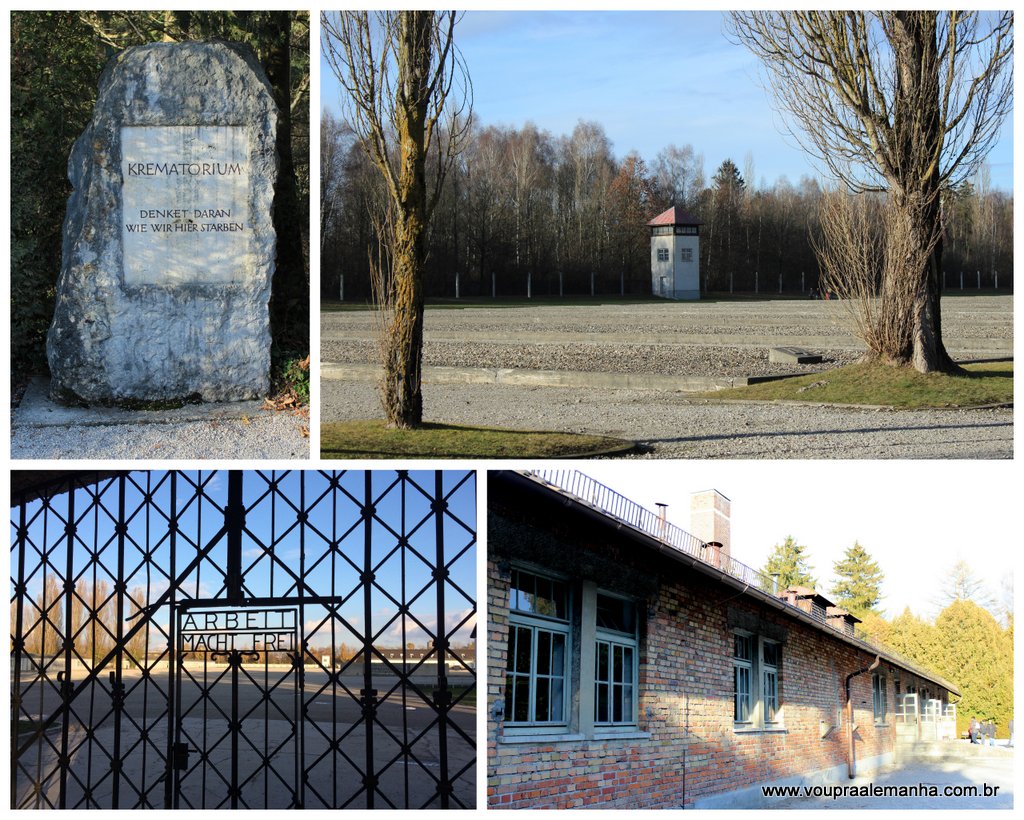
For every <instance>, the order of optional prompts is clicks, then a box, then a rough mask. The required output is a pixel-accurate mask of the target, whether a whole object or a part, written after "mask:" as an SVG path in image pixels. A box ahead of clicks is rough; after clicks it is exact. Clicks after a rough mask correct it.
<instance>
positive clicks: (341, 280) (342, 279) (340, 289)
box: [338, 273, 345, 302]
mask: <svg viewBox="0 0 1024 820" xmlns="http://www.w3.org/2000/svg"><path fill="white" fill-rule="evenodd" d="M338 276H339V283H338V299H339V300H340V301H342V302H344V301H345V274H343V273H340V274H338Z"/></svg>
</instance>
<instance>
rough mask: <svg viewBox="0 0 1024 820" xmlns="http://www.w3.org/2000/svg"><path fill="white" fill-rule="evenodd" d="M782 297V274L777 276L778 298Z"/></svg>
mask: <svg viewBox="0 0 1024 820" xmlns="http://www.w3.org/2000/svg"><path fill="white" fill-rule="evenodd" d="M781 295H782V274H781V273H780V274H779V296H781Z"/></svg>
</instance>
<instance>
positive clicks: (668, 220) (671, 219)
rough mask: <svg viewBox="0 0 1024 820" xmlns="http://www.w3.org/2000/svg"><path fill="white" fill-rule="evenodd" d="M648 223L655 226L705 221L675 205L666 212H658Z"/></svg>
mask: <svg viewBox="0 0 1024 820" xmlns="http://www.w3.org/2000/svg"><path fill="white" fill-rule="evenodd" d="M647 224H648V226H649V227H652V228H653V227H657V226H658V225H703V224H704V223H703V222H702V221H701V220H699V219H697V217H695V216H694V215H693V214H688V213H687V212H686V211H684V210H683V209H682V208H679V207H677V206H675V205H673V206H672V207H671V208H669V209H668V210H667V211H665V212H664V213H661V214H658V215H657V216H656V217H654V219H652V220H651V221H650V222H648V223H647Z"/></svg>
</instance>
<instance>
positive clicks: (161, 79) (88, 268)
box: [46, 41, 277, 404]
mask: <svg viewBox="0 0 1024 820" xmlns="http://www.w3.org/2000/svg"><path fill="white" fill-rule="evenodd" d="M276 146H277V105H276V103H275V102H274V95H273V89H272V88H271V87H270V83H269V82H268V81H267V78H266V75H265V74H264V72H263V69H262V67H261V66H260V64H259V61H258V60H257V59H256V55H255V54H254V53H253V52H252V50H251V49H249V48H248V47H246V46H242V45H238V44H233V43H224V42H219V41H215V42H199V41H190V42H185V43H151V44H149V45H144V46H137V47H134V48H129V49H125V50H124V51H123V52H121V53H120V54H117V55H116V56H115V57H113V58H112V59H111V60H110V63H109V64H108V66H107V68H106V70H104V72H103V76H102V77H101V79H100V85H99V90H98V94H97V98H96V106H95V108H94V110H93V115H92V119H91V120H90V122H89V124H88V126H87V127H86V129H85V131H84V132H83V133H82V135H81V136H80V137H79V138H78V140H77V141H76V142H75V146H74V148H73V149H72V152H71V157H70V160H69V162H68V178H69V180H70V182H71V186H72V189H73V190H72V193H71V196H70V197H69V198H68V208H67V215H66V217H65V220H64V244H63V260H62V264H61V273H60V278H59V279H58V281H57V299H56V304H55V306H54V314H53V323H52V324H51V326H50V333H49V335H48V337H47V342H46V355H47V359H48V361H49V364H50V375H51V381H50V393H51V395H52V396H53V398H55V399H57V400H58V401H73V402H85V403H87V404H120V403H127V402H131V401H165V400H180V399H193V398H195V397H197V396H198V397H199V398H202V399H203V400H206V401H235V400H240V399H251V398H255V397H257V396H261V395H266V392H267V390H268V388H269V384H270V378H269V372H270V314H269V309H268V305H269V301H270V291H271V282H272V279H273V275H274V264H275V258H276V254H275V250H276V241H277V236H276V233H275V230H274V222H273V205H274V189H275V183H276V181H277V150H276Z"/></svg>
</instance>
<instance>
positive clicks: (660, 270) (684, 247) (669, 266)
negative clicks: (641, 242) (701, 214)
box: [651, 234, 700, 299]
mask: <svg viewBox="0 0 1024 820" xmlns="http://www.w3.org/2000/svg"><path fill="white" fill-rule="evenodd" d="M686 251H689V253H686ZM699 260H700V237H699V236H693V235H691V236H678V235H676V234H671V235H669V236H652V237H651V292H652V293H653V294H654V295H655V296H660V297H662V298H663V299H700V263H699Z"/></svg>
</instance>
